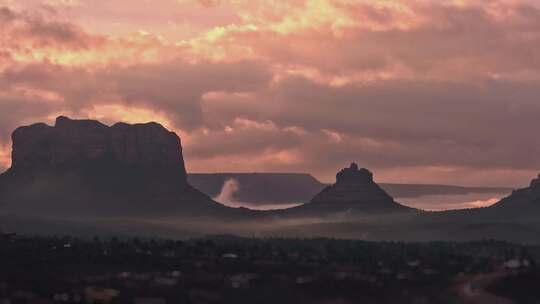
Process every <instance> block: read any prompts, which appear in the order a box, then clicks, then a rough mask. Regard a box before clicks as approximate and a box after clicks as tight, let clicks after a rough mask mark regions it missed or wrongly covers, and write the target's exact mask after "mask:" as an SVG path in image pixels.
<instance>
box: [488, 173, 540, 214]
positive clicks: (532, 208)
mask: <svg viewBox="0 0 540 304" xmlns="http://www.w3.org/2000/svg"><path fill="white" fill-rule="evenodd" d="M486 210H488V211H496V212H498V214H499V215H501V216H503V217H509V216H513V215H518V216H519V217H520V218H522V219H523V218H528V217H531V216H532V217H536V216H537V214H538V212H540V174H539V175H538V176H537V178H535V179H533V180H532V181H531V183H530V184H529V187H526V188H522V189H517V190H514V191H512V194H510V195H509V196H508V197H505V198H503V199H502V200H500V201H499V202H498V203H495V204H493V205H492V206H490V207H488V208H486Z"/></svg>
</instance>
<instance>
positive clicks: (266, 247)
mask: <svg viewBox="0 0 540 304" xmlns="http://www.w3.org/2000/svg"><path fill="white" fill-rule="evenodd" d="M0 243H1V245H0V268H1V269H2V271H1V272H0V302H1V303H53V302H58V303H92V302H95V303H107V302H112V303H307V302H310V303H359V302H361V303H460V301H461V299H460V298H459V297H460V295H459V292H458V288H459V287H458V286H460V282H462V281H466V280H467V278H469V277H471V276H474V275H475V274H479V273H490V272H495V271H501V269H504V265H505V263H507V262H508V261H512V260H515V261H521V262H522V266H520V268H519V269H514V270H512V273H514V276H516V278H514V277H509V278H508V280H521V277H520V276H522V278H530V277H532V278H534V277H535V276H536V277H538V270H537V269H536V268H535V266H534V260H535V256H534V254H535V249H534V248H528V247H523V246H517V245H512V244H509V243H504V242H496V241H481V242H471V243H453V242H433V243H408V244H407V243H398V242H379V243H375V242H364V241H348V240H333V239H310V240H299V239H248V238H237V237H228V236H220V237H207V238H202V239H193V240H184V241H175V240H157V239H116V238H112V239H99V238H94V239H79V238H71V237H17V236H14V235H12V236H4V237H3V238H2V240H1V241H0ZM524 261H527V263H525V262H524ZM536 282H537V281H536ZM516 284H517V283H516ZM494 288H495V289H496V292H498V291H499V290H500V292H501V293H502V294H505V293H506V289H505V285H502V287H498V286H495V287H494ZM533 289H534V288H533ZM524 303H529V302H524ZM530 303H532V302H530Z"/></svg>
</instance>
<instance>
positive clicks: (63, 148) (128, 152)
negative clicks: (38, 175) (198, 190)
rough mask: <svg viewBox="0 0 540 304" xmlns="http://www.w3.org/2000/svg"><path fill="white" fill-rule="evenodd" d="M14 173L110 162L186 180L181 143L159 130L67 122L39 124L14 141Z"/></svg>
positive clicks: (155, 126) (21, 131)
mask: <svg viewBox="0 0 540 304" xmlns="http://www.w3.org/2000/svg"><path fill="white" fill-rule="evenodd" d="M12 140H13V153H12V169H13V170H19V169H21V170H24V169H34V168H70V167H73V166H77V165H81V164H94V163H96V162H101V161H106V162H108V163H112V164H115V165H122V166H127V167H140V168H148V169H173V170H178V171H179V173H180V174H182V175H184V176H185V175H186V172H185V167H184V161H183V157H182V147H181V143H180V138H179V137H178V136H177V135H176V134H175V133H174V132H171V131H168V130H167V129H165V128H164V127H163V126H161V125H160V124H157V123H154V122H151V123H146V124H134V125H129V124H125V123H117V124H115V125H113V126H111V127H108V126H106V125H104V124H102V123H100V122H98V121H95V120H72V119H69V118H67V117H64V116H60V117H58V118H57V119H56V123H55V125H54V126H52V127H51V126H48V125H46V124H44V123H38V124H34V125H31V126H26V127H20V128H18V129H17V130H15V132H13V135H12Z"/></svg>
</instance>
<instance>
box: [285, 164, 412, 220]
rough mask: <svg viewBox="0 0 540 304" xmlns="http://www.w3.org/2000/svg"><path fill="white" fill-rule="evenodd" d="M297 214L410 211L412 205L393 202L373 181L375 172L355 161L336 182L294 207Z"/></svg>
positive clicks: (340, 174) (339, 173) (339, 175)
mask: <svg viewBox="0 0 540 304" xmlns="http://www.w3.org/2000/svg"><path fill="white" fill-rule="evenodd" d="M293 209H294V213H299V212H300V213H302V212H305V213H306V214H324V213H335V212H359V213H374V212H375V213H379V212H380V213H386V212H395V211H411V210H414V209H412V208H409V207H406V206H403V205H401V204H398V203H396V202H395V201H394V199H393V198H392V197H391V196H390V195H388V194H387V193H386V192H385V191H384V190H383V189H382V188H381V187H379V185H377V184H376V183H375V182H374V181H373V174H372V173H371V172H370V171H369V170H367V169H365V168H361V169H360V168H358V165H357V164H356V163H352V164H351V165H350V167H348V168H344V169H342V170H341V171H339V172H338V173H337V175H336V183H335V184H333V185H331V186H328V187H326V188H325V189H323V190H322V191H321V192H320V193H319V194H317V195H315V197H313V199H312V200H311V201H310V202H309V203H307V204H305V205H302V206H299V207H296V208H292V209H291V210H293Z"/></svg>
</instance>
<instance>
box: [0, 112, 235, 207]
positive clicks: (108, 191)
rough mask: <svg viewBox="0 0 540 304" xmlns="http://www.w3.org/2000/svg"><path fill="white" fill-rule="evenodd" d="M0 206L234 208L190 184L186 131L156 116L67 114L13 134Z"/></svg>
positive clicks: (0, 182)
mask: <svg viewBox="0 0 540 304" xmlns="http://www.w3.org/2000/svg"><path fill="white" fill-rule="evenodd" d="M12 139H13V153H12V167H11V168H10V169H9V170H8V171H7V172H6V173H4V174H3V175H0V211H7V212H14V213H21V212H23V213H36V214H40V215H42V214H52V215H59V214H67V215H77V216H83V215H150V214H204V215H212V214H218V213H223V212H224V213H227V212H229V211H230V210H231V209H230V208H227V207H225V206H222V205H220V204H218V203H216V202H214V201H212V200H211V199H210V198H209V197H208V196H207V195H205V194H203V193H201V192H199V191H198V190H196V189H194V188H193V187H191V186H190V185H189V184H188V183H187V178H186V170H185V167H184V161H183V157H182V147H181V144H180V139H179V137H178V136H177V135H176V134H175V133H174V132H170V131H168V130H167V129H165V128H164V127H163V126H161V125H159V124H157V123H147V124H135V125H129V124H125V123H117V124H115V125H113V126H111V127H108V126H106V125H104V124H102V123H100V122H98V121H93V120H72V119H69V118H67V117H63V116H60V117H58V118H57V119H56V123H55V125H54V126H48V125H46V124H43V123H38V124H34V125H31V126H26V127H21V128H18V129H17V130H15V132H13V135H12Z"/></svg>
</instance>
